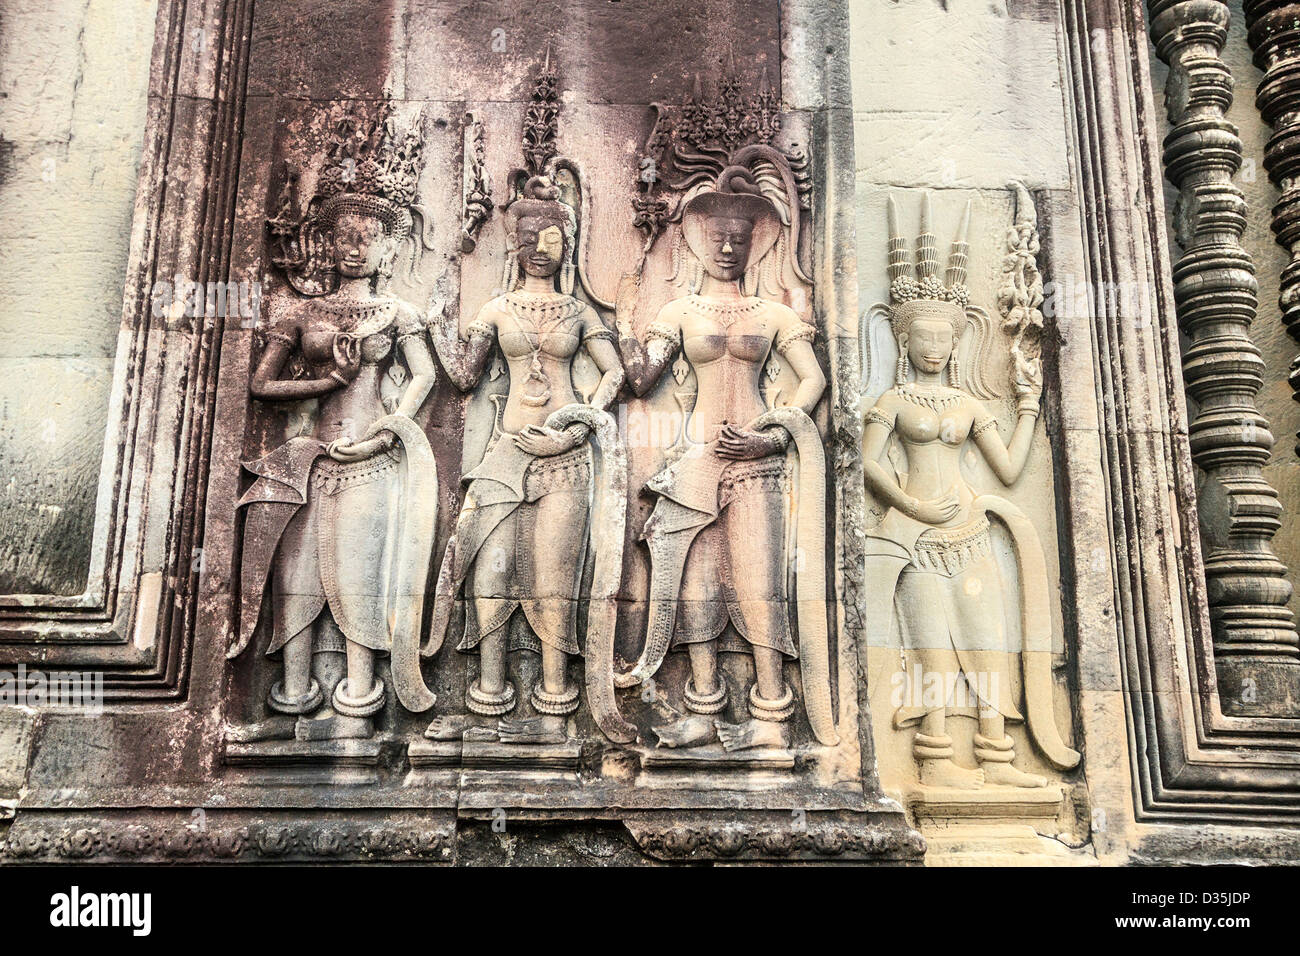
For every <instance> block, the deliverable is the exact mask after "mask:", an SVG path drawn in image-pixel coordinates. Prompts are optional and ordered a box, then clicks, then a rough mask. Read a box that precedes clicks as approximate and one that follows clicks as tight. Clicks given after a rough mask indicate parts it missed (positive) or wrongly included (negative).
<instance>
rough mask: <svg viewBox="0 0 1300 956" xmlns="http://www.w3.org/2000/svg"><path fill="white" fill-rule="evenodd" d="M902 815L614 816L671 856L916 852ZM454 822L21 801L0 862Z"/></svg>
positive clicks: (410, 847)
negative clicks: (93, 810) (50, 807)
mask: <svg viewBox="0 0 1300 956" xmlns="http://www.w3.org/2000/svg"><path fill="white" fill-rule="evenodd" d="M901 820H902V816H901V813H899V812H897V811H889V812H886V813H884V814H879V813H874V812H867V813H856V812H849V811H807V812H806V813H805V812H804V811H791V812H772V811H766V812H752V811H744V812H735V811H728V812H725V813H724V812H717V811H713V812H710V811H691V810H677V811H673V812H672V813H631V814H628V815H627V816H626V817H624V818H623V821H622V822H623V824H624V826H625V827H626V828H627V830H628V832H629V833H631V835H632V837H633V839H634V840H635V841H636V843H637V845H638V846H639V847H640V848H641V850H642V851H643V852H645V853H646V854H647V855H649V856H652V857H654V858H656V859H660V860H666V861H671V862H706V861H715V860H717V861H726V860H768V861H790V862H793V861H798V860H816V861H823V862H834V861H843V862H877V863H919V862H921V860H922V858H923V856H924V853H925V840H924V839H923V838H922V837H921V836H920V834H918V833H917V832H916V831H915V830H913V829H912V828H911V827H907V826H903V825H900V823H901ZM462 822H470V821H467V820H465V818H462ZM568 822H570V823H574V824H578V823H581V822H582V821H580V820H571V821H568ZM457 824H458V821H457V816H456V814H455V813H454V812H438V811H414V810H394V809H391V808H389V809H385V808H370V809H365V810H361V809H354V810H350V811H347V812H346V813H342V812H339V811H307V810H297V811H293V810H283V811H274V812H270V813H268V812H266V811H258V810H250V809H231V810H220V811H216V810H213V811H206V812H201V811H192V812H190V813H178V812H176V811H163V810H145V811H140V810H132V811H129V812H123V811H116V812H114V811H104V812H101V813H98V814H95V815H93V816H92V815H85V814H78V813H75V812H67V813H64V812H50V811H36V812H20V813H19V815H18V819H17V821H16V822H15V823H14V824H13V826H12V827H11V828H10V830H9V832H8V834H7V839H5V840H4V841H3V842H0V863H59V862H67V863H78V862H96V863H107V862H116V863H168V862H170V863H204V862H214V863H269V862H276V863H292V862H318V863H324V862H334V863H342V862H382V863H401V862H410V863H456V862H457V860H458V857H459V855H460V853H459V848H460V846H461V841H462V839H463V834H462V833H461V832H460V831H458V829H457Z"/></svg>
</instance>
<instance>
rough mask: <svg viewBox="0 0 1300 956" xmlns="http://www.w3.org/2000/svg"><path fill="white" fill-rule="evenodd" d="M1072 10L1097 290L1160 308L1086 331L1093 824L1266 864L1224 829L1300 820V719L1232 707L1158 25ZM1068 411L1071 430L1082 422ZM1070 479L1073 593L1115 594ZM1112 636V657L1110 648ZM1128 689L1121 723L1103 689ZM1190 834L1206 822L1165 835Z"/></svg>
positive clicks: (1134, 840)
mask: <svg viewBox="0 0 1300 956" xmlns="http://www.w3.org/2000/svg"><path fill="white" fill-rule="evenodd" d="M1061 11H1062V21H1063V22H1064V23H1066V24H1067V28H1068V29H1067V38H1066V42H1067V43H1068V47H1069V49H1068V59H1069V62H1070V74H1071V81H1072V86H1073V90H1072V93H1073V98H1074V105H1075V116H1076V121H1077V127H1076V137H1077V138H1076V142H1075V146H1076V148H1075V153H1076V156H1077V172H1076V175H1077V180H1078V189H1079V199H1080V203H1081V205H1082V207H1083V209H1084V210H1086V211H1087V212H1088V213H1089V214H1088V215H1085V216H1084V217H1083V223H1084V228H1085V232H1084V242H1085V259H1086V263H1087V267H1088V269H1089V270H1090V274H1089V275H1088V276H1087V279H1088V282H1089V284H1090V287H1091V288H1096V287H1098V283H1101V282H1106V283H1124V282H1137V283H1141V284H1142V287H1145V288H1150V289H1153V290H1154V291H1155V295H1154V297H1153V298H1152V299H1151V301H1150V302H1149V303H1146V302H1144V303H1143V307H1144V308H1146V309H1148V314H1142V315H1138V316H1121V315H1119V314H1118V313H1117V311H1116V309H1115V307H1114V303H1113V302H1112V303H1109V304H1106V305H1105V306H1102V305H1099V307H1098V311H1097V312H1096V314H1095V315H1094V316H1093V317H1092V321H1091V323H1090V326H1091V327H1090V328H1078V329H1075V330H1073V332H1072V334H1076V335H1077V334H1090V335H1091V337H1092V339H1093V343H1094V345H1093V349H1094V354H1095V356H1096V359H1095V370H1094V371H1095V381H1096V384H1097V394H1096V396H1095V405H1094V406H1093V408H1094V409H1095V411H1090V412H1089V414H1091V415H1094V416H1096V420H1097V431H1096V434H1097V437H1098V438H1099V447H1098V448H1097V452H1098V453H1099V456H1100V462H1101V472H1100V475H1099V476H1098V477H1099V478H1100V480H1101V481H1102V482H1103V487H1102V491H1103V492H1104V495H1105V498H1106V500H1107V502H1108V505H1109V507H1108V508H1107V514H1108V521H1107V523H1106V528H1105V529H1104V530H1105V538H1104V540H1101V541H1100V542H1099V546H1101V547H1103V548H1104V549H1105V553H1106V554H1108V556H1109V561H1110V565H1109V572H1110V577H1111V581H1110V587H1109V590H1110V591H1111V593H1112V594H1113V604H1111V606H1110V607H1109V608H1105V609H1104V610H1103V612H1102V614H1101V615H1099V616H1094V617H1093V618H1092V619H1091V620H1090V621H1089V622H1088V624H1089V625H1090V628H1089V629H1088V630H1087V631H1086V632H1085V631H1082V630H1081V631H1080V632H1079V633H1080V636H1081V646H1080V650H1079V655H1080V670H1081V672H1082V673H1083V674H1084V675H1091V677H1089V676H1085V678H1084V681H1083V686H1082V687H1081V689H1080V695H1081V702H1082V711H1083V716H1082V723H1083V731H1084V739H1085V744H1086V747H1087V751H1088V766H1089V769H1090V773H1089V777H1090V784H1091V786H1092V790H1093V805H1094V808H1097V809H1100V810H1102V811H1104V812H1106V813H1108V814H1109V815H1110V818H1109V822H1107V819H1106V817H1105V816H1102V817H1101V818H1100V819H1099V818H1098V816H1097V815H1096V813H1094V827H1093V830H1094V840H1095V842H1096V843H1097V846H1098V849H1099V852H1100V853H1102V854H1103V855H1105V854H1108V853H1109V854H1116V855H1119V856H1120V857H1121V858H1123V859H1129V860H1139V859H1146V860H1155V859H1161V858H1165V859H1184V860H1185V859H1187V858H1189V857H1190V856H1194V855H1195V854H1197V853H1203V854H1205V856H1203V857H1202V858H1215V854H1216V853H1218V854H1221V853H1222V852H1223V848H1224V847H1225V846H1228V845H1231V846H1232V847H1233V849H1234V852H1235V853H1237V854H1238V856H1239V858H1244V857H1249V856H1251V855H1254V854H1259V855H1260V856H1261V857H1263V856H1268V855H1271V853H1276V852H1277V850H1276V846H1277V841H1278V840H1279V839H1281V838H1282V837H1281V834H1280V833H1278V832H1277V831H1275V830H1274V831H1267V832H1266V831H1261V830H1254V829H1250V828H1248V827H1238V828H1236V829H1234V831H1232V832H1231V833H1230V834H1229V832H1228V831H1226V830H1223V829H1220V828H1219V827H1218V826H1215V824H1237V825H1241V824H1245V825H1259V824H1271V825H1277V824H1283V823H1290V824H1294V823H1295V822H1296V821H1297V820H1300V811H1297V806H1300V802H1298V800H1297V798H1298V797H1300V736H1297V732H1300V721H1297V720H1294V719H1281V718H1267V717H1231V716H1227V715H1225V714H1224V712H1223V709H1222V707H1221V706H1220V700H1219V693H1218V688H1217V683H1216V681H1217V677H1216V673H1215V664H1214V648H1213V643H1212V639H1211V632H1210V621H1209V613H1208V602H1207V595H1206V588H1205V575H1204V564H1203V559H1202V555H1201V546H1200V536H1199V530H1198V516H1197V493H1196V489H1197V486H1196V474H1195V472H1194V469H1193V466H1192V461H1191V453H1190V448H1189V441H1188V424H1187V422H1188V418H1187V408H1186V401H1185V397H1184V395H1185V393H1184V389H1183V380H1182V371H1181V360H1180V354H1179V353H1180V348H1179V339H1178V328H1177V324H1176V319H1175V310H1174V298H1173V283H1172V279H1171V271H1170V261H1171V256H1170V248H1169V237H1168V233H1167V226H1166V222H1167V220H1166V218H1165V209H1164V205H1165V204H1164V198H1163V187H1162V182H1163V171H1162V166H1161V157H1160V147H1159V144H1158V143H1157V141H1156V130H1157V129H1158V124H1157V122H1156V116H1157V114H1156V109H1157V107H1156V105H1155V103H1154V100H1153V96H1152V87H1151V77H1150V70H1149V66H1148V55H1149V51H1148V40H1147V33H1146V29H1147V24H1146V22H1145V17H1144V14H1143V10H1142V5H1140V4H1129V3H1124V2H1122V0H1086V2H1083V3H1078V4H1073V3H1062V4H1061ZM1103 298H1104V297H1103ZM1061 414H1062V416H1063V417H1064V419H1065V420H1066V421H1067V422H1068V421H1069V420H1070V419H1071V418H1077V417H1078V415H1079V412H1078V411H1077V410H1075V409H1068V408H1062V409H1061ZM1074 440H1075V436H1074V435H1073V434H1072V436H1071V442H1068V443H1067V445H1068V444H1070V443H1072V442H1073V441H1074ZM1064 474H1065V476H1066V477H1065V481H1066V483H1067V489H1066V494H1065V495H1063V496H1062V501H1063V504H1062V510H1063V511H1064V512H1065V515H1066V522H1067V527H1068V529H1069V534H1070V535H1071V537H1072V540H1073V543H1074V547H1073V555H1072V559H1073V562H1074V574H1073V578H1074V583H1075V588H1076V591H1078V590H1079V589H1080V588H1081V587H1083V588H1089V587H1091V588H1093V589H1096V588H1099V587H1102V586H1103V585H1102V584H1101V583H1100V582H1098V581H1097V572H1096V571H1095V570H1091V569H1090V568H1089V566H1088V563H1089V559H1090V553H1091V551H1090V548H1089V547H1087V544H1088V543H1090V542H1089V538H1090V537H1091V536H1094V535H1095V534H1096V530H1095V529H1089V528H1088V525H1090V524H1095V518H1096V516H1095V514H1084V513H1082V512H1080V511H1078V510H1076V509H1074V508H1071V507H1070V504H1069V502H1068V500H1067V499H1068V494H1069V488H1068V486H1069V485H1070V484H1071V483H1072V482H1075V481H1077V480H1078V478H1079V477H1084V480H1087V477H1086V476H1076V475H1074V474H1071V473H1070V472H1068V471H1067V472H1064ZM1078 603H1079V606H1080V607H1081V606H1083V603H1084V602H1082V601H1079V602H1078ZM1112 634H1113V636H1114V639H1115V640H1116V642H1117V644H1116V645H1115V647H1114V649H1111V648H1107V647H1105V640H1104V639H1105V638H1106V637H1107V636H1108V635H1112ZM1085 638H1086V639H1085ZM1116 650H1117V651H1118V654H1117V655H1116V654H1115V651H1116ZM1112 680H1113V681H1114V682H1115V683H1114V685H1113V686H1111V681H1112ZM1093 681H1095V683H1091V682H1093ZM1116 689H1117V690H1119V692H1120V694H1121V695H1122V700H1123V709H1122V712H1119V710H1118V709H1117V708H1114V707H1112V706H1110V705H1109V704H1108V703H1107V702H1106V700H1107V695H1106V694H1104V693H1102V691H1111V690H1116ZM1111 696H1113V695H1111ZM1120 740H1124V741H1126V747H1124V748H1123V749H1122V750H1121V749H1120V748H1119V747H1118V742H1119V741H1120ZM1124 766H1127V767H1128V769H1129V772H1130V774H1131V777H1130V781H1129V786H1130V787H1131V790H1130V796H1129V799H1128V800H1126V801H1123V803H1126V804H1127V806H1124V805H1122V804H1121V802H1120V797H1122V794H1121V793H1120V792H1119V788H1120V786H1121V785H1122V783H1123V781H1122V779H1121V774H1120V773H1119V771H1120V769H1121V768H1122V767H1124ZM1102 768H1105V770H1106V774H1107V776H1106V777H1105V778H1101V777H1100V775H1099V773H1098V771H1099V770H1101V769H1102ZM1115 810H1119V811H1121V812H1120V813H1118V814H1115V813H1114V811H1115ZM1120 821H1122V823H1121V822H1120ZM1178 823H1186V824H1194V825H1195V826H1194V827H1174V826H1167V825H1163V824H1178ZM1292 839H1293V840H1294V837H1293V838H1292ZM1216 844H1217V846H1218V849H1217V850H1215V849H1213V848H1214V847H1215V846H1216ZM1270 848H1271V852H1270Z"/></svg>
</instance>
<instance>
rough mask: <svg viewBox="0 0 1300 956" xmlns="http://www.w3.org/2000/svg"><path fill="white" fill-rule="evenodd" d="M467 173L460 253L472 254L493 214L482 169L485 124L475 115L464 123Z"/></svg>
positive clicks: (463, 186) (462, 208)
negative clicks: (484, 225)
mask: <svg viewBox="0 0 1300 956" xmlns="http://www.w3.org/2000/svg"><path fill="white" fill-rule="evenodd" d="M463 126H464V134H465V136H464V149H465V158H464V164H465V170H464V180H463V184H462V192H461V226H460V251H461V252H473V251H474V247H475V246H476V245H478V232H479V230H480V229H482V228H483V223H485V222H487V220H488V216H490V215H491V214H492V208H493V203H492V186H491V184H490V183H489V182H488V181H487V175H486V173H485V171H484V169H483V124H482V123H480V122H479V121H478V118H477V117H476V116H475V115H474V114H473V113H466V114H465V118H464V120H463Z"/></svg>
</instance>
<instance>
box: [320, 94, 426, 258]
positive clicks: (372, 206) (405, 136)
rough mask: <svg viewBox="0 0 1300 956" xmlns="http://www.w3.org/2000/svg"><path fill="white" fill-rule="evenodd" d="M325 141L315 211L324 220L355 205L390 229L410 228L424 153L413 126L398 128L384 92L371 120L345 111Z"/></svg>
mask: <svg viewBox="0 0 1300 956" xmlns="http://www.w3.org/2000/svg"><path fill="white" fill-rule="evenodd" d="M328 143H329V152H328V159H327V161H326V164H325V169H324V170H323V171H322V172H321V176H320V180H319V181H318V183H317V186H316V202H317V203H318V204H319V212H318V216H319V217H320V218H321V219H322V220H324V221H326V222H328V221H329V220H332V219H334V218H336V217H337V216H338V215H339V214H340V213H342V212H346V211H353V210H355V211H357V212H360V213H363V214H366V215H371V216H374V217H375V218H377V219H380V220H382V221H383V222H384V223H385V225H386V226H387V227H388V230H389V232H390V233H394V234H397V235H405V234H407V233H409V231H410V229H411V224H412V223H411V215H410V208H411V207H412V206H413V205H415V202H416V190H417V186H418V183H419V177H420V166H421V163H422V161H423V157H424V138H423V136H422V134H421V131H420V129H419V127H418V125H412V126H410V127H407V128H405V129H399V127H398V123H397V120H396V117H395V115H394V111H393V104H392V100H391V98H390V97H389V95H388V93H387V92H385V94H384V100H383V104H382V106H381V107H380V111H379V116H378V117H377V118H376V119H374V120H373V121H371V122H366V121H364V120H363V119H361V118H360V117H358V116H357V115H356V114H355V113H353V112H351V111H349V112H347V113H345V114H344V115H343V116H342V117H340V118H339V120H338V121H337V122H336V123H335V124H334V127H333V129H331V131H330V133H329V137H328Z"/></svg>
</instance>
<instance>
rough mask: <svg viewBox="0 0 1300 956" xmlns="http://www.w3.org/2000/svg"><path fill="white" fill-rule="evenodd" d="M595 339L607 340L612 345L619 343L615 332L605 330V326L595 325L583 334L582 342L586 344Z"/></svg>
mask: <svg viewBox="0 0 1300 956" xmlns="http://www.w3.org/2000/svg"><path fill="white" fill-rule="evenodd" d="M594 339H605V340H606V341H607V342H611V343H613V342H616V341H617V340H616V338H615V336H614V333H613V331H612V330H610V329H607V328H605V326H603V325H593V326H592V327H591V328H589V329H587V331H586V332H584V333H583V336H582V341H583V343H584V344H585V343H587V342H590V341H592V340H594Z"/></svg>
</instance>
